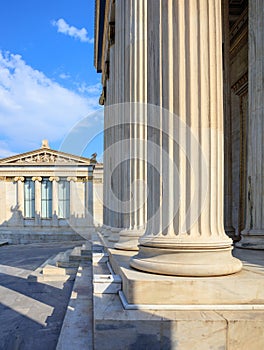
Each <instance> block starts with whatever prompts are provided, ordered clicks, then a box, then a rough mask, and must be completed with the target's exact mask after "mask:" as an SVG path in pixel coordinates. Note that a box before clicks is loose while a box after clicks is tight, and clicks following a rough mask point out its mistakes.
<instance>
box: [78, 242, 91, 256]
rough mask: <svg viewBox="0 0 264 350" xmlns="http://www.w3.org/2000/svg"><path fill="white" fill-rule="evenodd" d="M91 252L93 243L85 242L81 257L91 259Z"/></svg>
mask: <svg viewBox="0 0 264 350" xmlns="http://www.w3.org/2000/svg"><path fill="white" fill-rule="evenodd" d="M91 250H92V247H91V243H90V242H88V241H87V242H85V243H84V244H83V245H82V248H81V256H89V257H91V254H92V252H91Z"/></svg>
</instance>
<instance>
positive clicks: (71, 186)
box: [67, 176, 77, 225]
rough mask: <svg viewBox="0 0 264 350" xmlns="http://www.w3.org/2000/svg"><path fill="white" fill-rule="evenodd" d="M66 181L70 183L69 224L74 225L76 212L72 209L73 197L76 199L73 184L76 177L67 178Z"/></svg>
mask: <svg viewBox="0 0 264 350" xmlns="http://www.w3.org/2000/svg"><path fill="white" fill-rule="evenodd" d="M67 181H69V182H70V219H69V220H70V224H71V225H75V222H76V211H75V207H74V203H75V197H76V187H75V182H76V181H77V177H76V176H68V177H67Z"/></svg>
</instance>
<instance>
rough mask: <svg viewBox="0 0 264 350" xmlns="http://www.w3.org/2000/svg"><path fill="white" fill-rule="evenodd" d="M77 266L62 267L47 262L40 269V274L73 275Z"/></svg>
mask: <svg viewBox="0 0 264 350" xmlns="http://www.w3.org/2000/svg"><path fill="white" fill-rule="evenodd" d="M76 272H77V268H68V267H67V268H62V267H57V266H53V265H49V264H47V265H46V266H44V267H43V269H42V274H43V275H47V276H67V275H75V274H76Z"/></svg>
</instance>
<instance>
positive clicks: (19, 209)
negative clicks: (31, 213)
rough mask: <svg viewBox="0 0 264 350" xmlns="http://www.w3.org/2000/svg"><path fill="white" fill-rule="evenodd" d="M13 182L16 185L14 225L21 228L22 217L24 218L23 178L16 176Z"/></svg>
mask: <svg viewBox="0 0 264 350" xmlns="http://www.w3.org/2000/svg"><path fill="white" fill-rule="evenodd" d="M14 180H15V182H16V183H17V210H16V212H15V215H16V217H15V220H16V224H18V225H19V226H21V225H22V226H23V216H24V181H25V178H24V177H23V176H16V177H15V179H14Z"/></svg>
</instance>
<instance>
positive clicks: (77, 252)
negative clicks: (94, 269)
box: [69, 247, 91, 262]
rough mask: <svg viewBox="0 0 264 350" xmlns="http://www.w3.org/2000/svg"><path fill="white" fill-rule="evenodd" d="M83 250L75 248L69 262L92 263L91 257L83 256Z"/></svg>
mask: <svg viewBox="0 0 264 350" xmlns="http://www.w3.org/2000/svg"><path fill="white" fill-rule="evenodd" d="M81 250H82V249H81V247H75V248H74V249H73V250H72V252H71V254H70V256H69V261H70V262H71V261H90V260H91V256H89V255H82V252H81Z"/></svg>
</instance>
